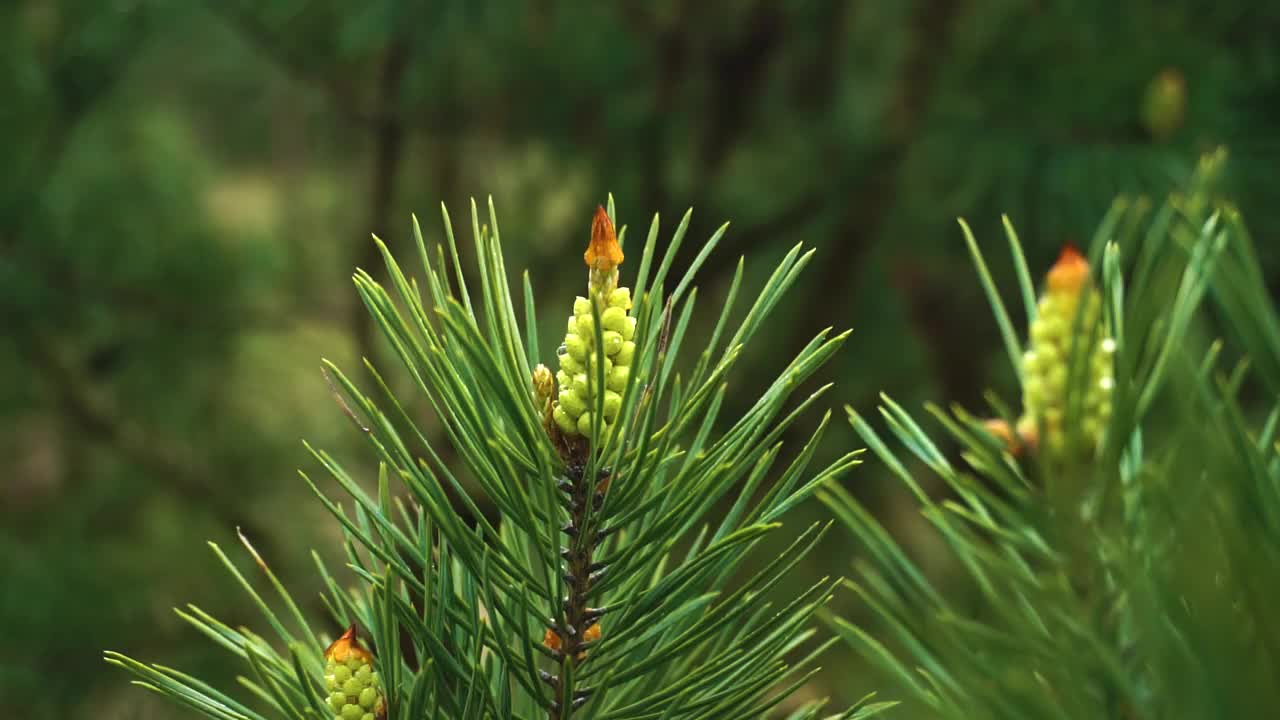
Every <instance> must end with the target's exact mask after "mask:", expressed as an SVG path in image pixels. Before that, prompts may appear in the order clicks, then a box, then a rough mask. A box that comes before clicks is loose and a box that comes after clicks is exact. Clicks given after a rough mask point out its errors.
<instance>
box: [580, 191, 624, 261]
mask: <svg viewBox="0 0 1280 720" xmlns="http://www.w3.org/2000/svg"><path fill="white" fill-rule="evenodd" d="M582 259H583V260H584V261H585V262H586V263H587V267H589V268H591V269H592V270H599V271H600V272H605V273H607V272H611V271H612V270H613V269H614V268H615V267H617V266H619V265H621V264H622V259H623V255H622V246H621V245H619V244H618V236H617V235H616V234H615V233H614V232H613V221H611V220H610V219H609V213H607V212H605V211H604V208H603V207H600V206H599V205H597V206H596V215H595V217H594V218H592V220H591V244H590V245H588V246H587V251H586V252H585V253H583V254H582Z"/></svg>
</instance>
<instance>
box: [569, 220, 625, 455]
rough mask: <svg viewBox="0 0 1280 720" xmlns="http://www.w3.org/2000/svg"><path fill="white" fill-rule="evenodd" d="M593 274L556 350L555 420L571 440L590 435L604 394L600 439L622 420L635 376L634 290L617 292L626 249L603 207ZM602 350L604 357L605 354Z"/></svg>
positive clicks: (590, 257)
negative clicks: (601, 373)
mask: <svg viewBox="0 0 1280 720" xmlns="http://www.w3.org/2000/svg"><path fill="white" fill-rule="evenodd" d="M583 259H584V260H585V261H586V264H587V267H588V269H589V275H588V281H587V296H586V297H581V296H579V297H577V298H575V299H574V301H573V315H572V316H570V318H569V324H568V328H567V329H566V332H565V336H564V343H563V344H562V345H561V346H560V349H559V350H558V351H557V355H558V356H559V360H560V370H559V371H558V372H557V373H556V382H557V385H558V388H559V389H558V393H557V395H556V399H555V401H554V403H553V405H552V410H551V417H552V419H553V420H554V421H555V424H556V427H558V428H559V429H560V432H562V433H564V434H565V435H568V436H571V437H577V436H581V437H589V436H590V435H591V423H592V413H594V412H595V411H596V401H597V398H600V397H601V396H602V395H603V407H602V408H601V410H602V415H603V417H602V420H603V422H601V424H600V432H601V434H605V433H607V432H608V431H609V429H610V428H612V427H613V424H614V423H615V422H616V421H617V418H618V411H619V410H620V409H621V407H622V393H623V391H624V390H626V388H627V381H628V380H629V379H630V377H631V362H632V359H633V358H634V357H635V352H636V345H635V342H633V339H634V337H635V332H636V319H635V318H633V317H631V316H630V315H628V311H629V310H630V309H631V291H630V290H629V289H627V288H625V287H618V265H620V264H622V260H623V255H622V248H621V247H620V246H619V245H618V239H617V236H616V235H615V234H614V230H613V223H612V222H611V221H610V220H609V214H608V213H606V212H605V211H604V208H599V207H598V208H596V214H595V218H594V220H593V221H592V223H591V244H590V245H589V246H588V247H587V251H586V253H584V255H583ZM593 304H594V305H595V308H596V313H598V315H599V319H600V331H601V336H602V339H603V347H599V348H598V347H597V346H596V325H595V323H596V315H593V314H592V305H593ZM601 350H602V351H603V353H601V352H600V351H601ZM599 368H602V369H603V370H604V387H603V388H599V387H597V383H598V380H597V376H596V374H597V372H598V371H599V370H598V369H599Z"/></svg>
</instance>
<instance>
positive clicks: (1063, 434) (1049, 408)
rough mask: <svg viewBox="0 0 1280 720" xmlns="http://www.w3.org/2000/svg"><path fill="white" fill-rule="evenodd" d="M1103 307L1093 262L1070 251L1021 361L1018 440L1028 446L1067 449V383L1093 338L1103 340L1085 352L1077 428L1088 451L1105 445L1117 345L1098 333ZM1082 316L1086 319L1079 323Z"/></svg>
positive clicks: (1051, 280) (1056, 270)
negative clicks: (1075, 359) (1081, 347)
mask: <svg viewBox="0 0 1280 720" xmlns="http://www.w3.org/2000/svg"><path fill="white" fill-rule="evenodd" d="M1081 303H1084V306H1083V308H1081ZM1101 306H1102V297H1101V295H1100V293H1099V292H1098V290H1097V289H1096V288H1094V287H1093V286H1092V285H1091V284H1090V282H1089V263H1088V261H1086V260H1085V259H1084V257H1082V256H1081V255H1080V253H1079V252H1078V251H1076V249H1075V248H1073V247H1070V246H1068V247H1067V248H1066V249H1065V250H1063V252H1062V256H1061V257H1060V258H1059V259H1058V262H1057V263H1056V264H1054V266H1053V268H1052V269H1051V270H1050V271H1049V275H1048V281H1047V283H1046V287H1045V292H1044V294H1043V295H1041V297H1040V300H1039V302H1038V303H1037V305H1036V309H1037V313H1036V319H1035V322H1034V323H1032V325H1031V333H1030V334H1031V341H1030V343H1029V345H1028V349H1027V352H1026V354H1025V355H1024V356H1023V358H1022V370H1023V386H1022V406H1023V415H1022V417H1021V418H1020V419H1019V420H1018V434H1019V435H1020V436H1021V437H1022V438H1023V439H1024V440H1025V441H1027V442H1028V444H1030V445H1032V446H1037V445H1038V446H1041V447H1044V448H1045V449H1047V450H1048V451H1050V452H1054V453H1057V452H1061V451H1062V450H1063V449H1064V448H1065V447H1066V439H1067V428H1066V426H1065V422H1066V417H1065V414H1066V402H1067V382H1068V373H1069V372H1070V370H1069V363H1070V357H1071V352H1072V345H1073V344H1074V342H1075V341H1076V338H1077V333H1079V335H1078V337H1079V339H1080V340H1081V341H1082V342H1086V343H1088V342H1089V341H1090V338H1091V336H1092V334H1094V333H1097V335H1098V339H1097V340H1096V341H1095V342H1092V344H1090V345H1087V346H1086V347H1088V348H1089V358H1088V363H1089V367H1088V370H1087V372H1086V373H1085V376H1086V382H1087V386H1086V387H1085V389H1084V395H1083V403H1082V404H1081V411H1080V416H1079V417H1078V418H1075V422H1077V423H1078V424H1079V429H1078V434H1079V436H1080V437H1081V438H1083V439H1084V441H1085V446H1086V447H1088V448H1090V449H1093V448H1096V447H1097V446H1098V443H1100V442H1101V441H1102V436H1103V434H1104V433H1105V432H1106V427H1107V422H1108V421H1109V420H1110V419H1111V391H1112V388H1113V386H1114V384H1115V381H1114V355H1115V349H1116V343H1115V340H1113V339H1112V338H1111V337H1109V336H1108V335H1107V333H1106V330H1105V328H1102V331H1101V332H1098V328H1099V327H1100V326H1099V323H1100V322H1101V320H1100V317H1099V316H1100V313H1101ZM1077 313H1080V315H1081V316H1080V317H1079V318H1078V319H1077ZM1077 322H1078V323H1079V325H1077Z"/></svg>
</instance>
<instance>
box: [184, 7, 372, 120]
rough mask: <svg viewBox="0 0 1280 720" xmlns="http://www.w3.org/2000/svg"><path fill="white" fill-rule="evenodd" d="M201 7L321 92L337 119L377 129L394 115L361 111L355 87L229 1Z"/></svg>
mask: <svg viewBox="0 0 1280 720" xmlns="http://www.w3.org/2000/svg"><path fill="white" fill-rule="evenodd" d="M203 5H204V7H205V9H206V10H208V12H210V13H211V14H213V15H214V16H216V17H218V18H220V19H221V20H222V21H223V22H224V23H225V24H226V25H227V26H229V27H230V28H232V29H233V30H235V31H236V32H237V33H239V34H240V36H241V38H242V39H244V40H246V41H248V42H249V43H251V44H252V45H253V46H254V47H255V48H257V49H258V51H259V52H261V53H262V54H263V55H265V56H266V57H268V58H269V59H270V60H271V61H272V62H273V63H274V64H275V65H276V66H277V67H279V68H280V69H281V70H283V71H284V72H285V73H287V74H288V75H290V76H292V77H293V78H294V79H295V80H298V81H299V82H301V83H303V84H306V85H311V86H314V87H317V88H319V89H320V90H321V91H322V92H324V93H325V94H326V95H327V96H328V98H329V101H330V105H331V106H332V109H333V111H334V112H335V114H337V115H338V116H340V117H344V118H346V119H347V120H350V121H355V122H358V123H362V124H373V125H378V124H381V123H383V122H385V121H386V120H387V119H388V118H389V116H391V115H392V114H394V110H393V109H391V108H388V107H385V106H381V105H375V106H374V107H373V108H372V109H363V108H361V107H360V97H359V93H358V92H357V91H356V89H355V87H353V86H352V85H351V84H350V83H347V82H344V81H342V79H340V78H338V77H336V76H334V75H331V74H326V73H324V72H323V71H318V68H317V65H316V63H315V62H314V60H313V58H312V57H310V56H308V55H305V54H302V53H299V52H296V51H294V50H293V49H292V48H290V47H288V46H287V45H286V44H285V43H281V42H279V39H278V38H277V37H276V36H275V33H274V32H273V31H272V29H271V28H270V27H267V26H266V25H264V24H263V23H261V22H259V21H258V19H257V18H255V17H253V15H252V14H251V13H249V12H246V11H245V8H244V7H243V6H241V5H240V4H239V3H237V2H234V1H231V0H203Z"/></svg>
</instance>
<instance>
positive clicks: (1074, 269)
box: [1048, 243, 1089, 294]
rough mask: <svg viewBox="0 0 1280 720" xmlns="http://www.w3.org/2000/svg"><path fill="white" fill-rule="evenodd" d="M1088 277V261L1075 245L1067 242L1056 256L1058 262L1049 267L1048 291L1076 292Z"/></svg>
mask: <svg viewBox="0 0 1280 720" xmlns="http://www.w3.org/2000/svg"><path fill="white" fill-rule="evenodd" d="M1088 279H1089V261H1088V260H1085V259H1084V256H1083V255H1081V254H1080V251H1079V250H1077V249H1076V246H1075V245H1072V244H1070V243H1067V246H1066V247H1064V248H1062V254H1061V255H1059V256H1058V262H1056V263H1054V264H1053V267H1052V268H1049V279H1048V284H1049V292H1052V293H1072V294H1074V293H1078V292H1080V288H1081V287H1082V286H1083V285H1084V283H1085V281H1086V280H1088Z"/></svg>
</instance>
